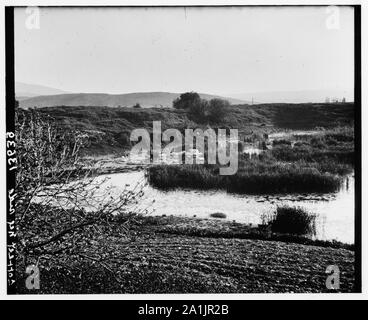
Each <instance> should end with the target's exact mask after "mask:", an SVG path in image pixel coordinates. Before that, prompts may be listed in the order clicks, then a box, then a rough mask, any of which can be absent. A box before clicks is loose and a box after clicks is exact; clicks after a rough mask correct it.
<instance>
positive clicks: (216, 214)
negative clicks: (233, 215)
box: [210, 212, 226, 219]
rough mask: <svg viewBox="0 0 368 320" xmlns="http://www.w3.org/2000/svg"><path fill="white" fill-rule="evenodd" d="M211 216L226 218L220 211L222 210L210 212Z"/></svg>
mask: <svg viewBox="0 0 368 320" xmlns="http://www.w3.org/2000/svg"><path fill="white" fill-rule="evenodd" d="M210 217H211V218H219V219H225V218H226V214H225V213H222V212H215V213H211V214H210Z"/></svg>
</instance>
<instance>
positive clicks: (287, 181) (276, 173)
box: [148, 161, 341, 194]
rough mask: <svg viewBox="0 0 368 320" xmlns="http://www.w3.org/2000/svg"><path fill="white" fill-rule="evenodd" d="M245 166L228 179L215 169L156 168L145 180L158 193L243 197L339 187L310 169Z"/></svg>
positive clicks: (329, 177) (334, 179) (335, 179)
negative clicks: (184, 191) (180, 190)
mask: <svg viewBox="0 0 368 320" xmlns="http://www.w3.org/2000/svg"><path fill="white" fill-rule="evenodd" d="M247 164H248V165H249V166H244V167H242V168H239V170H238V172H237V173H236V174H235V175H229V176H224V175H219V172H218V167H217V166H202V165H158V166H153V167H150V168H149V169H148V178H149V182H150V184H151V185H152V186H154V187H157V188H162V189H170V188H178V187H179V188H195V189H223V190H227V191H229V192H236V193H246V194H276V193H300V192H334V191H337V190H338V189H339V187H340V182H341V179H340V178H339V177H338V176H336V175H333V174H330V173H320V172H319V171H318V170H317V169H316V168H313V167H306V168H300V167H298V166H297V165H295V164H292V165H288V164H282V165H280V164H274V165H265V164H263V163H261V162H258V161H254V162H247Z"/></svg>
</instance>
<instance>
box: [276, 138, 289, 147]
mask: <svg viewBox="0 0 368 320" xmlns="http://www.w3.org/2000/svg"><path fill="white" fill-rule="evenodd" d="M272 145H273V146H277V145H288V146H291V141H290V140H285V139H281V140H274V141H273V142H272Z"/></svg>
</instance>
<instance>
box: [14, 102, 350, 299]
mask: <svg viewBox="0 0 368 320" xmlns="http://www.w3.org/2000/svg"><path fill="white" fill-rule="evenodd" d="M229 108H231V111H232V112H229V115H228V116H226V117H224V119H223V120H222V121H220V122H208V121H207V122H203V121H198V122H196V120H195V118H193V115H191V114H190V113H188V112H187V111H185V110H176V109H158V108H147V109H132V108H130V109H129V108H105V107H89V108H88V110H87V109H86V108H83V107H52V108H41V109H39V112H40V113H41V114H48V115H50V116H51V117H52V118H53V119H54V121H56V122H57V123H58V124H59V125H60V126H61V127H62V128H64V130H65V128H67V129H68V130H71V129H73V128H76V127H78V129H79V130H81V131H83V132H86V133H88V134H89V136H90V140H91V142H90V143H89V144H88V145H85V146H84V147H83V148H82V149H81V153H82V157H81V158H80V159H81V160H79V161H82V163H83V166H84V168H87V167H88V168H93V169H94V176H95V177H94V179H95V180H96V181H97V184H98V188H99V191H98V193H103V192H105V191H108V192H109V199H114V201H119V199H121V197H122V196H121V195H122V192H127V194H133V193H134V192H136V189H135V188H136V185H137V184H141V186H142V191H139V192H142V193H141V194H140V197H139V198H138V197H137V199H135V198H134V206H133V208H134V209H132V210H130V211H129V213H128V214H125V215H124V214H115V215H111V216H110V217H109V218H108V222H109V223H108V224H107V225H104V226H103V227H101V228H102V229H100V230H95V228H93V227H92V226H91V227H87V229H86V231H85V232H86V237H85V239H83V241H82V240H81V241H82V242H81V243H83V245H81V244H80V245H79V246H78V250H79V251H78V253H76V252H75V250H74V249H75V248H74V247H73V248H74V249H73V250H74V251H73V250H71V251H70V255H71V256H73V255H75V257H77V258H76V259H74V260H73V262H72V263H69V262H68V261H69V260H68V259H69V258H64V260H63V264H59V265H58V266H57V267H56V266H55V265H53V264H52V263H50V264H47V266H48V267H46V268H45V269H44V270H43V273H42V277H43V278H42V279H43V287H42V289H41V290H42V293H47V292H53V293H56V292H59V293H101V292H103V293H149V292H150V293H153V292H155V293H201V292H202V293H204V292H206V293H239V292H244V293H247V292H329V291H331V290H329V289H327V288H326V285H325V282H326V276H327V275H326V268H327V267H328V266H330V265H337V266H338V267H339V270H340V272H341V274H340V281H341V282H340V289H339V290H338V291H341V292H352V291H353V290H354V250H355V247H354V217H355V212H354V163H355V153H354V149H355V135H354V127H353V122H354V104H352V103H336V104H295V105H292V104H280V105H275V104H269V105H255V106H248V105H245V106H229ZM301 115H302V116H301ZM152 120H157V121H159V120H161V121H162V123H163V128H164V129H165V128H170V127H171V126H172V127H174V128H178V129H179V130H181V129H184V128H187V127H189V128H197V127H198V128H206V127H208V126H210V127H213V128H238V129H239V141H237V144H238V149H239V158H238V162H239V165H238V170H237V172H236V174H234V175H229V176H223V175H219V166H218V165H209V164H204V165H202V164H192V165H189V164H182V165H175V164H165V163H162V164H160V165H141V164H137V163H134V161H132V159H129V150H130V148H131V146H132V144H131V142H130V141H129V132H130V131H131V130H132V129H133V128H138V127H143V128H147V129H148V130H149V129H150V124H151V123H152ZM206 156H207V155H206V154H204V155H203V157H204V158H205V159H206ZM78 179H81V178H80V177H79V178H78ZM123 190H124V191H123ZM94 201H96V202H101V203H100V204H102V201H101V200H100V198H99V197H97V196H96V197H95V198H91V199H89V201H88V203H87V202H86V203H85V205H84V206H83V205H82V206H81V207H79V208H78V209H74V210H77V211H76V212H80V213H79V215H80V216H82V215H89V214H93V212H91V210H90V208H91V207H93V205H94V204H93V202H94ZM49 205H51V206H52V205H53V204H52V203H49ZM40 207H42V206H41V205H40V204H37V205H34V206H32V207H31V209H32V210H35V211H38V210H41V209H40ZM54 208H55V207H54ZM146 208H147V209H146ZM70 210H72V209H70V207H67V206H65V207H63V208H59V209H57V210H56V209H53V210H51V209H50V210H44V209H43V211H46V212H49V213H48V218H47V220H48V224H50V223H51V224H52V222H53V221H58V219H60V217H64V215H65V213H68V212H69V213H70ZM73 212H74V211H73ZM136 212H141V213H142V214H136ZM43 214H44V213H43ZM62 219H64V218H62ZM38 227H39V228H40V230H44V231H45V230H46V231H47V232H46V231H45V233H43V236H42V237H40V240H39V241H41V242H42V239H47V235H48V236H50V237H52V231H51V230H50V229H49V227H47V226H46V225H45V226H42V227H40V226H38ZM67 239H69V238H68V237H67ZM73 241H74V240H73ZM73 241H72V238H70V239H69V240H67V241H66V242H67V243H69V244H70V243H74V242H73ZM47 245H48V244H47V243H46V244H45V246H46V247H45V249H47V252H49V251H50V250H51V249H52V248H48V247H47ZM33 247H34V246H33ZM33 247H32V248H33ZM82 247H83V248H84V249H83V250H81V248H82ZM86 247H88V249H86ZM88 252H94V254H88ZM107 253H110V256H109V258H107V257H105V255H106V254H107ZM32 255H34V256H37V254H36V253H35V252H32V254H31V255H30V256H32ZM46 255H47V254H46ZM86 256H88V258H87V259H85V258H86ZM105 258H106V259H105ZM65 270H67V271H65ZM19 290H20V291H22V289H19Z"/></svg>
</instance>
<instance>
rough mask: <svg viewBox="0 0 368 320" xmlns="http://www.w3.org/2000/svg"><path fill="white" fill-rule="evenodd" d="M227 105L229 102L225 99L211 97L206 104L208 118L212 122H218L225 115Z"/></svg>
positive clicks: (228, 105)
mask: <svg viewBox="0 0 368 320" xmlns="http://www.w3.org/2000/svg"><path fill="white" fill-rule="evenodd" d="M229 107H230V103H229V101H227V100H222V99H211V100H210V102H209V104H208V112H207V117H208V119H209V120H210V121H213V122H220V121H221V120H223V118H224V117H225V115H226V111H227V109H228V108H229Z"/></svg>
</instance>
